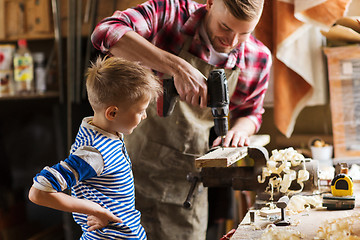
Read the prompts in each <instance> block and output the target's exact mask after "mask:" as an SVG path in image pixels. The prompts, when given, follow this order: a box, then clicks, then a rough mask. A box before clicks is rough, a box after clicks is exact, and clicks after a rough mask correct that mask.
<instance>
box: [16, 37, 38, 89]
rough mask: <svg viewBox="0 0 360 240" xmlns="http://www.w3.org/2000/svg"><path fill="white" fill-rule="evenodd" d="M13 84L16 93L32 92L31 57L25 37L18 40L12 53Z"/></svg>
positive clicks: (32, 70)
mask: <svg viewBox="0 0 360 240" xmlns="http://www.w3.org/2000/svg"><path fill="white" fill-rule="evenodd" d="M14 85H15V93H16V94H26V93H32V92H34V65H33V57H32V55H31V52H30V50H29V49H28V47H27V41H26V40H25V39H19V40H18V49H17V50H16V52H15V54H14Z"/></svg>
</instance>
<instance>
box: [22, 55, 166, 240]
mask: <svg viewBox="0 0 360 240" xmlns="http://www.w3.org/2000/svg"><path fill="white" fill-rule="evenodd" d="M86 87H87V93H88V99H89V102H90V105H91V107H92V109H93V111H94V116H93V117H86V118H84V119H83V121H82V124H81V126H80V129H79V132H78V134H77V136H76V139H75V143H74V144H73V145H72V147H71V150H70V155H69V157H68V158H67V159H65V160H64V161H61V162H60V163H58V164H56V165H54V166H52V167H45V168H44V169H43V170H42V171H41V172H40V173H39V174H37V175H36V176H35V178H34V183H33V186H32V187H31V189H30V192H29V199H30V200H31V201H32V202H34V203H36V204H38V205H42V206H46V207H50V208H54V209H57V210H61V211H66V212H72V213H73V216H74V219H75V221H76V223H77V224H79V225H80V226H81V228H82V231H83V235H82V237H81V239H146V233H145V231H144V229H143V227H142V226H141V225H140V212H139V211H137V210H136V209H135V196H134V181H133V180H134V179H133V174H132V169H131V161H130V158H129V156H128V154H127V152H126V149H125V144H124V141H123V134H131V133H132V131H133V130H134V129H135V128H136V126H137V125H138V124H139V123H140V122H141V121H142V120H143V119H145V118H146V112H145V110H146V108H147V107H148V105H149V103H150V101H151V100H154V99H156V98H157V97H158V95H159V94H161V89H162V88H161V86H160V84H159V82H158V79H157V78H156V77H155V75H153V74H152V72H151V71H150V70H148V69H146V68H144V67H142V66H140V65H139V64H137V63H132V62H129V61H127V60H124V59H121V58H116V57H111V58H107V59H104V60H102V59H100V58H98V59H97V61H96V63H95V64H92V66H91V67H90V68H89V69H88V75H87V80H86ZM68 188H71V193H72V196H69V195H67V194H65V193H63V192H62V191H63V190H65V189H68Z"/></svg>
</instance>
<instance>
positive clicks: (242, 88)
mask: <svg viewBox="0 0 360 240" xmlns="http://www.w3.org/2000/svg"><path fill="white" fill-rule="evenodd" d="M262 8H263V0H207V2H206V4H205V5H204V4H199V3H197V2H193V1H191V0H150V1H148V2H145V3H143V4H141V5H139V6H137V7H135V8H132V9H127V10H125V11H122V12H121V11H116V12H115V13H114V15H113V16H111V17H109V18H106V19H104V20H102V21H101V22H100V23H99V24H98V25H97V27H96V29H95V31H94V33H93V35H92V41H93V44H94V46H95V47H96V48H97V49H100V50H101V51H103V52H104V53H108V54H111V55H114V56H121V57H124V58H126V59H128V60H132V61H140V62H141V63H142V64H143V65H145V66H147V67H149V68H151V69H153V70H155V71H156V72H158V74H159V76H162V77H166V76H172V77H173V78H174V83H175V87H176V89H177V91H178V93H179V96H180V100H181V101H179V102H178V103H177V104H176V106H175V109H174V111H173V113H172V114H171V115H170V116H169V117H166V118H160V117H158V116H157V111H156V106H155V105H153V106H151V107H149V109H148V120H147V121H146V122H144V123H143V124H141V125H140V126H139V127H138V129H137V130H136V131H134V133H133V134H132V135H131V136H129V138H127V149H128V152H129V154H130V156H131V157H132V158H133V159H135V160H134V163H133V169H134V175H135V185H136V204H137V208H138V209H139V210H140V211H141V212H142V224H143V226H144V228H145V230H146V232H147V234H148V238H149V239H150V240H153V239H155V240H162V239H167V240H171V239H181V240H183V239H191V240H192V239H196V240H201V239H205V233H206V227H207V216H208V214H207V212H208V207H207V191H206V189H204V188H203V187H202V186H201V185H200V186H198V188H197V190H196V197H195V199H194V200H193V207H192V209H191V210H187V209H184V208H183V207H182V204H183V202H184V200H185V199H186V196H187V193H188V190H189V187H190V183H188V182H187V181H186V175H187V174H188V173H189V172H193V171H196V169H195V167H194V159H195V158H196V157H199V156H201V155H204V154H205V153H206V152H207V151H208V146H209V142H208V141H209V130H210V128H211V127H212V126H213V118H212V115H211V112H210V109H209V108H207V107H206V105H207V100H208V99H207V98H208V96H207V85H206V80H205V78H204V75H205V76H208V74H209V72H210V71H211V70H213V69H216V68H224V69H225V74H226V77H227V80H228V87H229V95H230V112H231V113H230V129H229V131H228V134H227V135H226V138H225V140H224V146H243V145H248V144H249V138H248V137H249V136H251V135H252V134H254V133H255V132H256V131H257V130H258V129H259V127H260V124H261V115H262V113H263V112H264V109H263V99H264V95H265V92H266V90H267V86H268V78H269V72H270V66H271V54H270V51H269V50H268V49H267V48H266V47H265V46H264V45H263V44H262V43H261V42H259V41H257V40H256V39H255V38H254V37H253V36H251V32H252V31H253V30H254V28H255V26H256V25H257V23H258V21H259V18H260V16H261V13H262ZM220 141H221V139H220V138H217V139H215V140H214V142H213V143H212V145H213V146H217V145H219V144H220Z"/></svg>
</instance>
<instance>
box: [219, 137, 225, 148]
mask: <svg viewBox="0 0 360 240" xmlns="http://www.w3.org/2000/svg"><path fill="white" fill-rule="evenodd" d="M224 138H225V136H221V143H220V146H221V148H224Z"/></svg>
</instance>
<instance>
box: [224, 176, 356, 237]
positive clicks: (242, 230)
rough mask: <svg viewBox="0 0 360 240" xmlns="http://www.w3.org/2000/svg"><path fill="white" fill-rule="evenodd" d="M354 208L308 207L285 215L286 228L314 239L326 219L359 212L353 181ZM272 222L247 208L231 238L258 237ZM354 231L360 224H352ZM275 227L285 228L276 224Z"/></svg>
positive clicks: (334, 218)
mask: <svg viewBox="0 0 360 240" xmlns="http://www.w3.org/2000/svg"><path fill="white" fill-rule="evenodd" d="M354 195H355V208H354V209H351V210H333V211H330V210H327V209H326V208H317V209H309V210H305V211H303V212H300V213H298V214H296V215H287V217H289V221H290V223H291V225H290V226H288V228H290V229H292V230H295V231H299V232H301V233H302V234H303V236H304V239H314V238H315V237H316V235H317V232H318V230H319V227H321V226H323V225H324V224H325V223H326V221H328V220H336V219H339V218H343V217H348V216H351V215H354V214H360V182H355V183H354ZM250 211H255V212H256V213H255V221H254V222H253V223H251V222H250ZM271 223H272V222H271V221H270V220H268V219H267V218H265V217H261V216H260V215H258V211H257V210H249V211H248V212H247V213H246V215H245V217H244V219H243V220H242V221H241V223H240V224H239V226H238V228H237V229H236V231H235V233H234V235H233V236H232V237H231V238H230V239H231V240H240V239H260V238H261V236H262V234H263V233H264V232H265V231H266V226H267V225H269V224H271ZM352 227H354V228H355V229H356V232H360V226H359V225H357V226H355V225H354V226H352ZM277 228H286V227H281V226H278V227H277Z"/></svg>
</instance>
